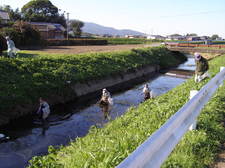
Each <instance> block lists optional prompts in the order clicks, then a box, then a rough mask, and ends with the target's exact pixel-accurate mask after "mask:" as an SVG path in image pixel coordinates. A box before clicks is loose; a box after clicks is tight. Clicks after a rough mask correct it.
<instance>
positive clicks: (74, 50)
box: [38, 43, 160, 54]
mask: <svg viewBox="0 0 225 168" xmlns="http://www.w3.org/2000/svg"><path fill="white" fill-rule="evenodd" d="M159 45H160V44H159V43H155V44H146V45H144V44H139V45H106V46H102V45H101V46H49V47H48V48H45V49H41V50H38V52H45V53H46V52H47V53H58V54H80V53H89V52H107V51H121V50H130V49H133V48H145V47H151V46H159Z"/></svg>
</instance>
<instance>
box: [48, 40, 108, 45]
mask: <svg viewBox="0 0 225 168" xmlns="http://www.w3.org/2000/svg"><path fill="white" fill-rule="evenodd" d="M47 44H48V45H49V46H62V45H69V46H76V45H77V46H78V45H82V46H85V45H107V44H108V43H107V40H99V39H69V40H66V39H62V40H56V39H49V40H47Z"/></svg>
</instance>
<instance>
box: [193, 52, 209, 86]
mask: <svg viewBox="0 0 225 168" xmlns="http://www.w3.org/2000/svg"><path fill="white" fill-rule="evenodd" d="M194 55H195V63H196V69H195V82H200V81H202V80H203V79H205V78H206V77H209V73H208V70H209V64H208V61H207V60H206V59H205V58H204V57H202V56H201V55H200V54H199V53H195V54H194Z"/></svg>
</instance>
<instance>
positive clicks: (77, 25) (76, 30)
mask: <svg viewBox="0 0 225 168" xmlns="http://www.w3.org/2000/svg"><path fill="white" fill-rule="evenodd" d="M70 26H71V29H72V31H73V34H74V36H75V37H80V36H81V33H82V29H81V28H82V27H83V26H84V23H83V22H82V21H79V20H72V21H71V22H70Z"/></svg>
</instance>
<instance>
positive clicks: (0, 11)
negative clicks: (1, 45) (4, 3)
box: [0, 10, 9, 20]
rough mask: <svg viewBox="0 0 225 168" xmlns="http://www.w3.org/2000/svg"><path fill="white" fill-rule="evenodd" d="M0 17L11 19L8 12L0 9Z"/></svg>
mask: <svg viewBox="0 0 225 168" xmlns="http://www.w3.org/2000/svg"><path fill="white" fill-rule="evenodd" d="M0 18H1V19H3V20H9V14H8V12H6V11H3V10H0Z"/></svg>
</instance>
